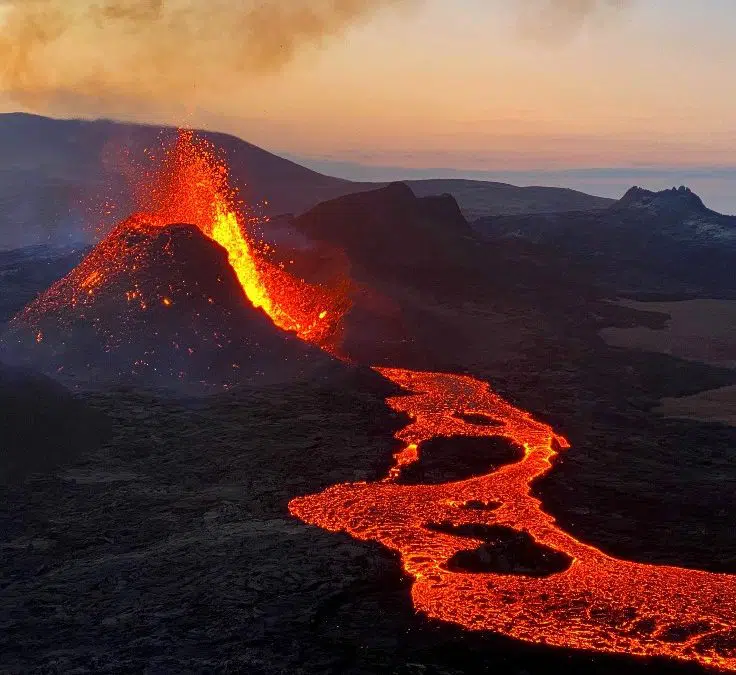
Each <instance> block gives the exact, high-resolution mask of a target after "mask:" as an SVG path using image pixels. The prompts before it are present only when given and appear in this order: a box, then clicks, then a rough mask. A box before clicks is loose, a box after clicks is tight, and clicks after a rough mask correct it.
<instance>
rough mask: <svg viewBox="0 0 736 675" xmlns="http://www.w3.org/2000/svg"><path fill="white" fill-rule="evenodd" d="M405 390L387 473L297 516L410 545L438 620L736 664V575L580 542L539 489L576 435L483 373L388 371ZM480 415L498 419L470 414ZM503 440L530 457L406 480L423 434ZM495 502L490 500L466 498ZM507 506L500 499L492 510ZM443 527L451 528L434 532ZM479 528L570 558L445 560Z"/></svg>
mask: <svg viewBox="0 0 736 675" xmlns="http://www.w3.org/2000/svg"><path fill="white" fill-rule="evenodd" d="M378 371H379V372H380V373H381V374H382V375H384V377H386V378H388V379H389V380H392V381H393V382H395V383H396V384H398V385H399V386H401V387H402V388H404V389H405V390H406V391H407V392H408V395H406V396H397V397H394V398H390V399H389V400H388V403H389V405H390V406H391V407H392V408H393V409H394V410H396V411H399V412H402V413H407V414H408V415H409V416H410V417H411V420H412V421H411V423H410V424H409V425H408V426H406V427H405V428H404V429H402V430H401V431H399V432H398V433H397V434H396V438H397V439H398V440H400V441H401V442H402V443H403V444H404V448H405V450H404V451H403V452H401V453H399V454H398V455H397V458H396V466H395V467H394V469H392V471H391V473H390V476H389V478H388V479H387V480H384V481H382V482H378V483H358V484H348V485H338V486H335V487H332V488H330V489H328V490H326V491H324V492H323V493H321V494H318V495H314V496H309V497H304V498H299V499H295V500H293V501H292V502H291V503H290V505H289V508H290V510H291V513H292V514H293V515H295V516H297V517H298V518H300V519H301V520H303V521H305V522H307V523H311V524H314V525H318V526H320V527H322V528H325V529H327V530H330V531H335V532H338V531H344V532H347V533H349V534H350V535H352V536H353V537H355V538H357V539H361V540H375V541H378V542H380V543H381V544H383V545H384V546H386V547H387V548H389V549H392V550H395V551H398V552H399V553H400V554H401V557H402V561H403V566H404V569H405V570H406V571H407V573H408V574H410V575H411V576H412V577H413V579H414V586H413V588H412V598H413V601H414V604H415V606H416V608H417V609H418V610H420V611H422V612H424V613H425V614H427V615H428V616H431V617H434V618H437V619H441V620H444V621H449V622H453V623H457V624H460V625H462V626H464V627H466V628H468V629H470V630H484V631H493V632H496V633H500V634H504V635H507V636H510V637H513V638H516V639H520V640H525V641H528V642H534V643H540V644H548V645H554V646H558V647H568V648H574V649H585V650H593V651H600V652H610V653H620V654H630V655H636V656H649V657H651V656H660V657H670V658H675V659H681V660H687V661H695V662H698V663H700V664H702V665H704V666H711V667H715V668H719V669H722V670H732V671H736V577H734V576H733V575H726V574H713V573H707V572H702V571H696V570H688V569H681V568H677V567H667V566H658V565H645V564H640V563H634V562H629V561H625V560H619V559H616V558H613V557H611V556H608V555H606V554H605V553H603V552H601V551H599V550H598V549H596V548H594V547H592V546H589V545H587V544H585V543H583V542H581V541H578V540H577V539H575V538H574V537H572V536H571V535H569V534H568V533H566V532H564V531H563V530H562V529H560V527H559V526H558V525H557V523H556V522H555V520H554V518H553V517H552V516H550V515H549V514H547V513H545V511H544V510H543V509H542V505H541V503H540V501H539V500H538V499H537V498H535V497H534V496H533V495H532V494H531V484H532V482H533V481H534V480H535V479H537V478H539V477H540V476H542V475H543V474H545V473H546V472H548V471H549V470H550V468H551V466H552V464H551V462H552V459H553V458H554V457H555V455H556V454H557V453H558V452H560V451H561V450H564V449H566V448H568V447H569V446H568V443H567V441H566V440H565V439H564V438H563V437H561V436H559V435H558V434H556V433H555V432H554V431H553V430H552V429H551V428H550V427H549V426H547V425H545V424H543V423H541V422H538V421H537V420H535V419H534V418H533V417H532V416H531V415H529V414H528V413H526V412H523V411H521V410H519V409H517V408H515V407H513V406H512V405H510V404H509V403H508V402H506V401H504V400H503V399H502V398H501V397H500V396H498V395H496V394H495V393H494V392H493V391H492V390H491V389H490V388H489V386H488V385H487V384H485V383H483V382H480V381H477V380H475V379H473V378H470V377H466V376H458V375H444V374H438V373H417V372H411V371H406V370H399V369H378ZM476 416H484V417H486V418H490V419H493V420H496V421H498V422H499V425H494V426H489V425H487V424H480V425H479V424H473V423H471V422H470V421H468V420H473V419H475V418H476ZM452 436H475V437H478V436H480V437H482V436H488V437H491V436H500V437H504V438H506V439H508V440H510V441H512V442H514V443H517V444H519V445H520V446H521V447H523V448H524V451H525V453H524V458H523V459H522V460H521V461H520V462H518V463H516V464H513V465H507V466H505V467H503V468H501V469H500V470H498V471H496V472H495V473H491V474H488V475H484V476H480V477H477V478H472V479H470V480H465V481H461V482H456V483H448V484H445V485H399V484H397V483H396V482H395V481H394V480H393V479H395V478H396V477H397V476H398V475H400V472H401V470H402V467H405V466H406V465H407V464H410V463H411V462H412V461H416V459H417V458H418V457H419V453H420V452H421V445H422V443H424V442H426V441H428V440H430V439H432V438H436V437H452ZM480 503H483V504H485V503H494V508H492V509H475V508H466V507H465V506H466V505H467V504H480ZM496 505H497V506H496ZM435 523H443V524H444V525H445V527H443V528H442V531H438V528H437V527H434V526H433V524H435ZM468 525H476V526H489V527H496V528H498V527H502V528H510V529H511V530H513V531H516V532H518V533H525V534H526V535H528V536H529V537H531V538H532V539H533V540H534V541H535V542H536V543H537V544H539V545H540V546H541V547H546V548H547V549H553V550H554V551H556V552H559V553H560V554H563V555H564V556H567V558H568V559H569V560H570V561H571V562H570V565H569V566H568V567H566V569H564V571H562V572H559V573H556V574H551V575H545V576H543V577H538V576H536V577H535V576H530V575H522V574H513V573H503V572H481V573H478V572H475V573H469V572H459V571H456V570H451V569H449V567H448V563H449V562H450V561H451V560H453V559H454V558H455V557H456V556H457V555H458V553H461V552H463V551H468V550H470V549H474V548H477V547H480V546H481V545H482V544H483V543H484V542H483V541H482V540H480V539H478V540H473V539H472V537H470V538H468V537H467V536H456V535H455V534H452V533H451V532H452V529H453V527H455V529H456V531H457V528H458V527H461V526H468Z"/></svg>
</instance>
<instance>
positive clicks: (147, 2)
mask: <svg viewBox="0 0 736 675" xmlns="http://www.w3.org/2000/svg"><path fill="white" fill-rule="evenodd" d="M512 1H513V3H514V5H513V6H514V7H515V8H518V9H519V11H520V12H521V17H522V23H523V25H524V26H526V27H528V28H529V30H530V31H531V32H532V33H533V34H535V36H537V37H541V38H544V39H547V38H549V37H550V36H552V37H553V39H555V40H557V39H558V38H559V37H563V39H564V37H565V36H567V35H570V34H572V33H573V32H574V31H575V30H576V29H577V28H578V27H579V26H580V25H581V24H583V23H584V22H585V21H586V19H588V18H589V17H590V16H592V15H593V14H595V13H597V12H598V11H599V10H610V9H616V8H617V7H620V6H622V5H623V4H625V3H626V2H627V1H628V0H512ZM415 2H416V3H421V2H423V0H0V94H2V95H4V96H5V97H6V98H10V99H12V100H14V101H15V102H16V103H19V104H21V105H23V106H25V107H27V108H31V109H37V110H38V109H40V110H47V109H49V108H53V109H62V110H66V111H73V112H89V111H92V110H95V109H98V108H99V107H100V104H101V103H103V104H104V106H103V107H105V108H106V109H107V110H111V109H117V110H119V111H123V110H125V111H130V110H139V109H141V107H149V108H150V107H154V108H155V107H156V106H157V105H158V104H170V103H172V102H178V103H186V102H191V103H192V104H193V105H203V104H204V106H205V107H207V108H210V109H211V108H218V107H222V103H223V100H226V99H227V98H228V97H229V96H230V95H232V92H237V91H242V89H243V87H244V85H246V84H247V78H248V77H251V76H253V75H255V74H259V73H265V72H272V71H276V70H278V69H279V68H281V67H282V66H284V65H286V64H287V63H289V62H290V61H292V60H293V59H294V58H295V57H297V56H298V54H299V53H300V51H301V50H302V49H303V48H304V47H307V46H315V45H316V46H319V45H320V44H322V43H324V42H325V41H326V40H328V39H330V38H335V37H339V36H340V35H342V34H343V33H344V32H345V31H346V30H347V29H348V28H349V27H350V26H352V25H353V24H354V23H356V22H359V21H361V20H363V19H367V18H369V17H371V16H372V15H374V14H375V13H377V12H379V11H380V10H382V9H385V8H389V7H395V8H397V7H401V6H406V5H412V4H414V3H415ZM517 3H518V4H517ZM460 11H463V10H462V8H460ZM466 11H467V10H466ZM409 29H410V28H409ZM87 108H89V110H87Z"/></svg>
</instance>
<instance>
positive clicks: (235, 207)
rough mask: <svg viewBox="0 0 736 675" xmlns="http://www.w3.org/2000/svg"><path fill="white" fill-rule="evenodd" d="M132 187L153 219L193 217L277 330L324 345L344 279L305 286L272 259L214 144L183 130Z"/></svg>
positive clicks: (341, 300)
mask: <svg viewBox="0 0 736 675" xmlns="http://www.w3.org/2000/svg"><path fill="white" fill-rule="evenodd" d="M160 152H161V157H157V156H156V154H155V153H150V158H151V160H152V168H150V169H149V170H148V171H143V172H142V173H141V174H140V176H139V178H138V181H137V185H136V186H135V188H136V189H135V192H136V201H137V203H138V206H139V208H140V210H141V211H142V212H145V213H148V214H151V215H152V217H154V218H155V219H156V221H157V222H159V223H161V224H168V223H191V224H193V225H196V226H197V227H198V228H199V229H200V230H201V231H202V232H203V233H204V234H205V235H206V236H208V237H209V238H210V239H213V240H214V241H216V242H217V243H218V244H220V246H222V247H223V248H224V249H225V250H226V251H227V252H228V257H229V260H230V264H231V265H232V267H233V269H234V270H235V273H236V275H237V277H238V280H239V281H240V284H241V286H242V287H243V290H244V291H245V294H246V296H247V297H248V299H249V300H250V301H251V302H252V303H253V305H254V306H255V307H257V308H260V309H262V310H263V311H264V312H265V313H266V314H267V315H268V316H269V317H270V318H271V320H272V321H273V322H274V324H276V326H278V327H279V328H281V329H283V330H286V331H292V332H295V333H296V334H297V335H298V336H299V337H300V338H302V339H303V340H305V341H307V342H311V343H313V344H318V345H322V346H327V345H328V343H329V340H330V338H331V337H332V336H333V335H334V334H335V331H336V330H337V328H338V326H339V324H340V321H341V320H342V317H343V315H344V314H345V312H346V311H347V309H348V308H349V306H350V299H349V284H348V283H347V282H346V280H342V281H341V283H340V284H337V285H333V286H331V287H327V286H319V285H316V284H310V283H308V282H306V281H305V280H303V279H300V278H298V277H296V276H294V275H292V274H290V273H289V272H288V271H287V270H285V269H284V268H283V265H279V264H276V263H274V262H272V261H271V260H269V259H268V257H267V256H266V255H265V251H264V247H263V246H261V245H260V244H259V242H258V241H257V240H256V239H255V238H254V236H253V234H252V232H253V230H254V229H255V227H256V226H258V225H260V224H261V219H259V218H258V217H256V216H255V215H253V214H252V212H251V211H250V210H249V209H248V208H247V206H246V205H245V204H244V203H243V202H242V200H241V199H240V198H239V196H238V191H237V190H236V189H234V188H233V187H232V185H231V184H230V171H229V167H228V164H227V162H226V160H225V159H224V158H223V157H222V156H221V155H220V154H219V153H218V151H217V149H216V148H215V146H214V145H213V144H211V143H210V142H208V141H207V140H206V139H204V138H201V137H198V136H197V135H196V134H195V133H194V132H193V131H190V130H183V129H182V130H180V131H179V133H178V136H177V139H176V142H175V143H174V144H173V146H170V147H163V148H162V149H161V150H160Z"/></svg>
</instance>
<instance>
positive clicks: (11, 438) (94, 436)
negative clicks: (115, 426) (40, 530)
mask: <svg viewBox="0 0 736 675" xmlns="http://www.w3.org/2000/svg"><path fill="white" fill-rule="evenodd" d="M107 431H108V423H107V420H106V418H105V417H104V416H103V415H101V414H99V413H98V412H96V411H93V410H91V409H90V408H89V407H88V406H86V405H85V404H83V403H82V402H80V401H78V400H76V399H74V398H73V397H72V395H71V394H70V393H69V392H67V391H66V390H65V389H64V388H63V387H62V386H61V385H59V384H57V383H56V382H54V381H53V380H50V379H48V378H46V377H43V376H40V375H34V374H31V373H28V372H25V371H22V370H18V369H14V368H8V367H7V366H4V365H2V364H0V483H4V482H6V481H11V482H15V481H19V480H22V479H24V478H25V477H26V476H27V475H28V474H30V473H36V472H46V471H49V470H52V469H54V468H56V467H57V466H60V465H61V464H63V463H65V462H68V461H70V460H72V459H73V458H75V457H77V456H79V455H81V454H83V453H85V452H86V451H88V450H89V449H90V448H93V447H95V446H96V445H97V444H99V442H100V441H101V440H102V439H104V438H105V437H106V436H107Z"/></svg>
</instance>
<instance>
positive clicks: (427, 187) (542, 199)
mask: <svg viewBox="0 0 736 675" xmlns="http://www.w3.org/2000/svg"><path fill="white" fill-rule="evenodd" d="M175 133H176V132H175V130H174V129H172V128H164V127H155V126H144V125H136V124H125V123H119V122H110V121H81V120H54V119H49V118H45V117H39V116H35V115H27V114H22V113H12V114H0V149H1V152H0V248H15V247H21V246H28V245H33V244H38V243H46V244H54V245H58V244H62V245H68V244H70V243H80V242H81V243H89V242H90V238H92V237H93V236H94V235H95V234H97V235H99V234H100V233H99V232H97V233H95V232H93V231H91V230H90V228H89V226H90V225H91V226H97V225H99V224H100V223H99V221H100V218H101V214H104V213H106V212H108V211H110V209H111V208H113V209H114V213H110V214H109V222H108V223H104V225H108V226H112V225H113V224H114V223H116V222H118V221H120V220H121V219H123V218H125V217H127V216H129V215H131V211H132V203H131V182H132V181H131V178H132V177H133V174H134V173H135V171H136V168H135V167H136V166H139V165H140V164H141V162H142V160H143V159H144V157H145V153H146V150H153V151H154V152H155V150H156V149H157V148H159V147H160V145H161V139H171V138H173V136H174V134H175ZM201 135H202V136H204V137H205V138H207V139H209V140H210V141H211V142H213V143H214V144H215V145H216V146H217V147H219V148H220V149H221V150H222V151H223V152H224V154H225V155H226V157H227V159H228V162H229V163H230V167H231V170H232V177H233V180H234V182H235V184H236V185H237V186H238V187H239V188H240V189H241V192H242V194H243V196H244V197H245V199H246V200H247V201H248V202H249V203H251V204H262V203H264V202H266V201H267V202H268V204H265V205H263V207H262V208H263V211H264V212H265V213H266V214H268V215H278V214H286V213H291V214H301V213H304V212H305V211H307V210H309V209H310V208H312V207H313V206H315V205H317V204H319V203H320V202H322V201H325V200H330V199H333V198H335V197H340V196H343V195H346V194H350V193H355V192H359V191H364V190H373V189H375V188H377V187H380V186H382V185H385V183H383V184H381V183H367V182H362V183H356V182H351V181H348V180H343V179H340V178H333V177H330V176H325V175H323V174H320V173H317V172H315V171H312V170H310V169H307V168H305V167H303V166H300V165H299V164H296V163H294V162H292V161H289V160H287V159H284V158H282V157H278V156H276V155H274V154H272V153H270V152H267V151H265V150H262V149H261V148H258V147H256V146H255V145H251V144H250V143H247V142H245V141H242V140H240V139H238V138H235V137H234V136H229V135H226V134H219V133H209V132H202V134H201ZM411 187H412V189H415V190H416V191H417V194H418V195H419V196H429V195H439V194H443V193H450V194H453V195H454V196H455V198H456V199H457V200H458V202H459V203H460V206H461V208H462V209H463V212H464V213H465V215H466V217H468V218H476V217H480V216H485V215H496V214H499V213H528V212H538V211H555V210H572V209H580V208H585V209H590V208H598V207H601V206H605V205H606V203H607V200H605V199H602V198H599V197H590V196H588V195H584V194H582V193H578V192H574V191H572V190H562V189H558V188H515V187H513V186H510V185H504V184H501V183H486V182H482V181H453V180H449V181H413V182H412V183H411ZM103 220H104V218H103ZM103 229H104V228H103Z"/></svg>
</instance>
